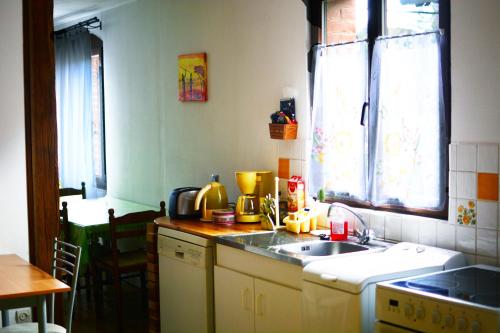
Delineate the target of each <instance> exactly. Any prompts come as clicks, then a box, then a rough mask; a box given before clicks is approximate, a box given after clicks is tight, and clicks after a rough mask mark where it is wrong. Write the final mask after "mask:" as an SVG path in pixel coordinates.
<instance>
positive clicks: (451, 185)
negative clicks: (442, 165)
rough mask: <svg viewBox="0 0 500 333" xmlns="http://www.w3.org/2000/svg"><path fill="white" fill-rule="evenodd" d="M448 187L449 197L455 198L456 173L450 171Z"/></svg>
mask: <svg viewBox="0 0 500 333" xmlns="http://www.w3.org/2000/svg"><path fill="white" fill-rule="evenodd" d="M448 187H449V193H448V194H449V195H450V197H453V198H456V197H457V173H456V171H450V174H449V178H448Z"/></svg>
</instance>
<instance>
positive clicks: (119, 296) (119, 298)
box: [113, 272, 123, 332]
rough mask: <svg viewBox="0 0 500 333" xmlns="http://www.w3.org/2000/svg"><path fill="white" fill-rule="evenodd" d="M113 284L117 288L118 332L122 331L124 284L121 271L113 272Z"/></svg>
mask: <svg viewBox="0 0 500 333" xmlns="http://www.w3.org/2000/svg"><path fill="white" fill-rule="evenodd" d="M113 285H114V289H115V303H116V304H115V308H116V328H117V332H122V327H123V323H122V285H121V280H120V273H118V272H113Z"/></svg>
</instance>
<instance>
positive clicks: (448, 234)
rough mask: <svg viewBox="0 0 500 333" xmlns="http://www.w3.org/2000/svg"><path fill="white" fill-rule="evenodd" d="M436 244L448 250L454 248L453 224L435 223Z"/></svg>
mask: <svg viewBox="0 0 500 333" xmlns="http://www.w3.org/2000/svg"><path fill="white" fill-rule="evenodd" d="M436 236H437V237H436V238H437V239H436V245H437V246H438V247H442V248H444V249H448V250H455V226H454V225H452V224H448V223H446V222H438V223H437V235H436Z"/></svg>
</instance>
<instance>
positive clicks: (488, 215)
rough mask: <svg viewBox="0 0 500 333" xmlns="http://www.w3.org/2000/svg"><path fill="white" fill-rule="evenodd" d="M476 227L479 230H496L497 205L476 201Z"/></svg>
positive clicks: (490, 202)
mask: <svg viewBox="0 0 500 333" xmlns="http://www.w3.org/2000/svg"><path fill="white" fill-rule="evenodd" d="M477 226H478V227H479V228H489V229H495V230H496V229H497V226H498V204H497V203H496V202H492V201H482V200H478V201H477Z"/></svg>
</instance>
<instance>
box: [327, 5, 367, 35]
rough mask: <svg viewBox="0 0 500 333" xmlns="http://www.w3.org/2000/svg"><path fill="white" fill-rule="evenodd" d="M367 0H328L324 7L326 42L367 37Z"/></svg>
mask: <svg viewBox="0 0 500 333" xmlns="http://www.w3.org/2000/svg"><path fill="white" fill-rule="evenodd" d="M367 27H368V0H330V1H328V2H327V8H326V44H338V43H343V42H351V41H355V40H362V39H366V38H367Z"/></svg>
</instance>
